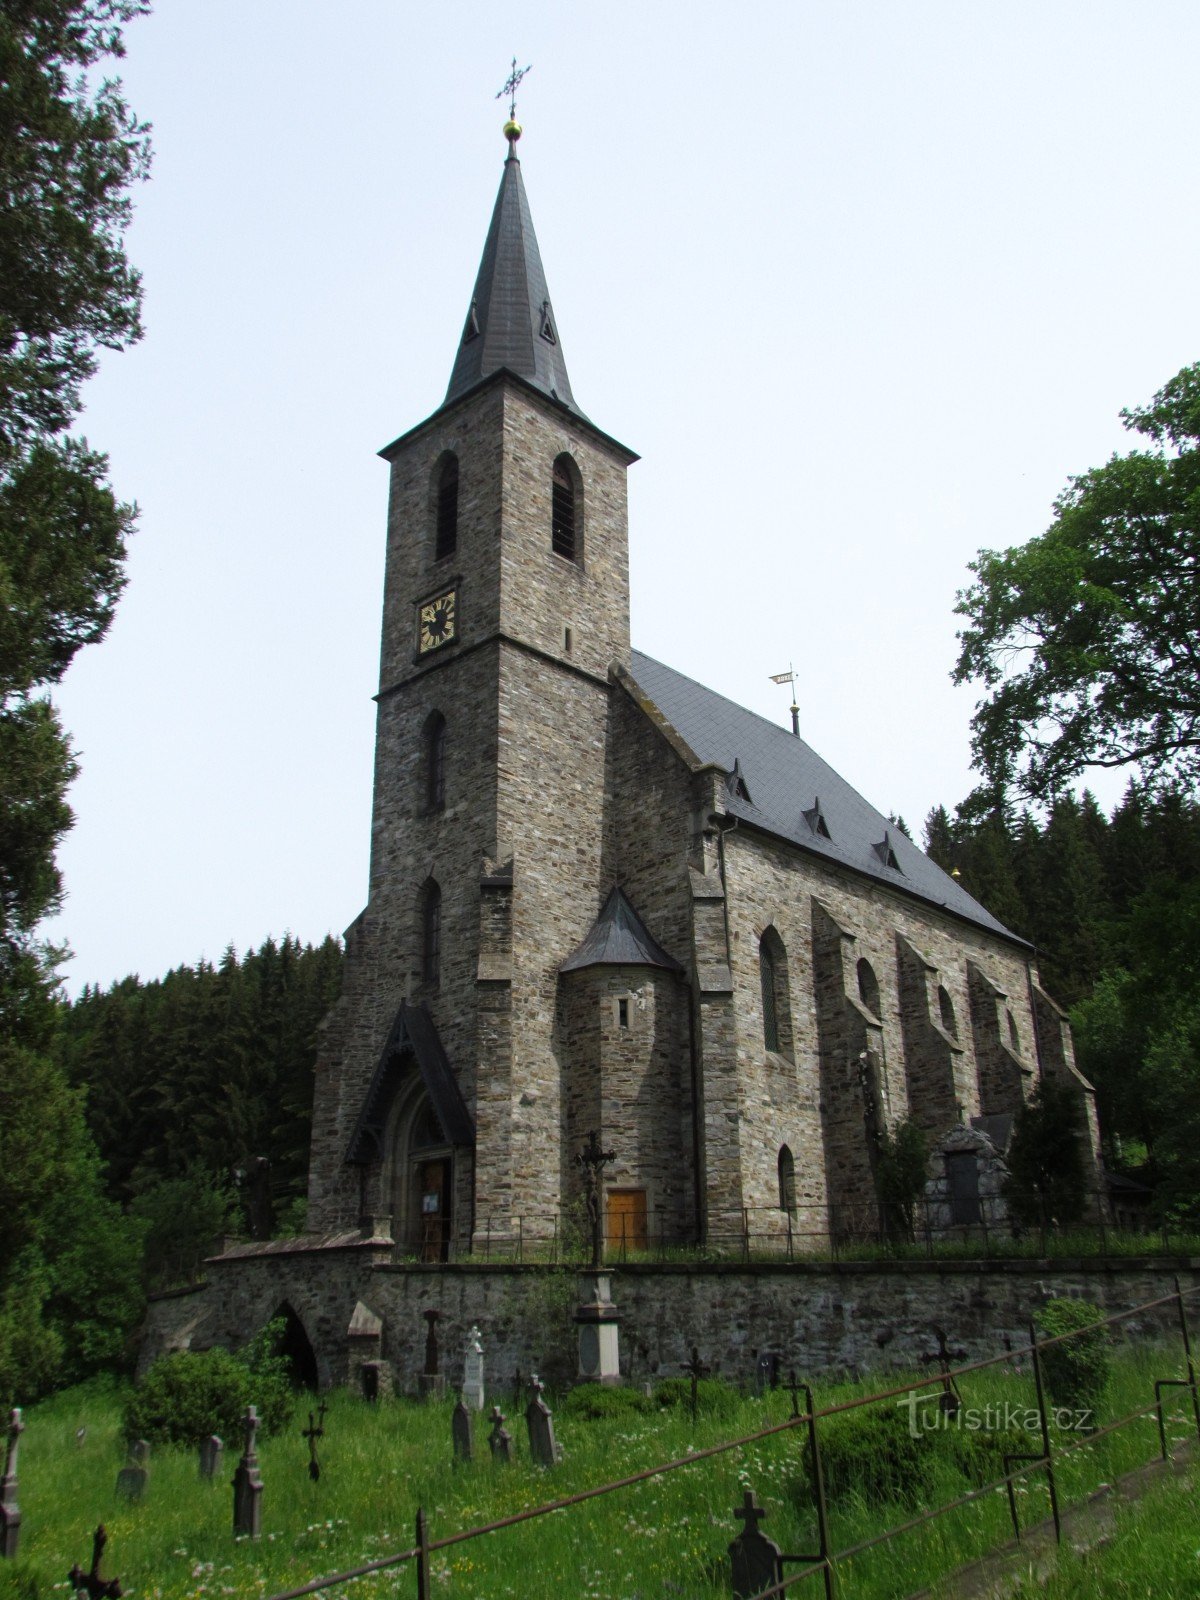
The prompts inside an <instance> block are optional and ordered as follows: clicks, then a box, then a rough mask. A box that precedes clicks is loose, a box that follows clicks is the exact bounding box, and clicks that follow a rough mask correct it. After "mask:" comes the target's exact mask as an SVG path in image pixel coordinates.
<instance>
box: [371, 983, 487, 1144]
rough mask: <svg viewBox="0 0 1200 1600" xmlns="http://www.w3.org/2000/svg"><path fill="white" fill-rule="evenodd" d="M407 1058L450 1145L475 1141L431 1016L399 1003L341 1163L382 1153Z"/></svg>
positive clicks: (418, 1007) (473, 1128)
mask: <svg viewBox="0 0 1200 1600" xmlns="http://www.w3.org/2000/svg"><path fill="white" fill-rule="evenodd" d="M410 1055H411V1056H412V1057H413V1058H414V1059H415V1061H416V1063H417V1069H418V1071H419V1072H420V1074H421V1079H422V1081H423V1083H424V1085H425V1088H426V1089H427V1090H428V1092H429V1099H430V1101H431V1103H432V1105H433V1109H434V1111H435V1112H436V1113H437V1119H438V1121H439V1122H440V1123H441V1125H442V1129H443V1131H444V1132H445V1135H446V1137H447V1139H449V1141H450V1143H451V1144H452V1145H470V1144H474V1143H475V1124H474V1123H473V1122H472V1121H471V1113H470V1112H469V1111H468V1110H467V1105H466V1101H465V1100H464V1099H463V1097H462V1090H461V1089H460V1088H459V1087H458V1080H457V1078H456V1077H455V1076H454V1073H453V1072H452V1071H451V1068H450V1062H449V1060H448V1059H447V1056H446V1052H445V1050H444V1049H443V1048H442V1041H441V1039H439V1037H438V1031H437V1028H436V1027H435V1026H434V1022H433V1018H432V1017H431V1016H430V1015H429V1012H428V1011H427V1010H426V1008H425V1006H424V1005H415V1006H410V1005H408V1004H407V1003H402V1004H401V1006H400V1009H399V1011H398V1012H397V1013H396V1020H395V1021H394V1022H393V1023H392V1026H391V1029H390V1031H389V1032H388V1036H387V1040H386V1042H385V1044H384V1047H383V1050H382V1052H381V1053H380V1056H379V1064H378V1066H377V1067H376V1068H375V1073H374V1076H373V1077H372V1079H371V1087H370V1088H369V1089H368V1090H367V1094H366V1099H365V1100H364V1101H363V1106H362V1110H361V1111H360V1112H359V1116H358V1123H357V1125H356V1126H355V1129H354V1133H353V1135H352V1137H351V1139H350V1148H349V1150H348V1151H347V1152H346V1160H347V1161H359V1162H361V1161H369V1160H371V1159H372V1158H375V1159H378V1157H379V1156H380V1155H381V1154H382V1152H383V1144H384V1129H385V1127H386V1124H387V1117H388V1112H389V1111H390V1109H391V1105H392V1101H393V1100H394V1098H395V1095H396V1090H397V1089H398V1088H399V1086H400V1082H401V1080H402V1079H403V1077H404V1076H405V1073H406V1070H407V1067H406V1058H407V1057H408V1056H410Z"/></svg>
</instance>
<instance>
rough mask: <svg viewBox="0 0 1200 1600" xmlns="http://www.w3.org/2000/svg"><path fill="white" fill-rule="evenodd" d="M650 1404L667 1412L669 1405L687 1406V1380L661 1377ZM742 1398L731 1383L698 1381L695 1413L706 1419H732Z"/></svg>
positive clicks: (689, 1393)
mask: <svg viewBox="0 0 1200 1600" xmlns="http://www.w3.org/2000/svg"><path fill="white" fill-rule="evenodd" d="M654 1403H655V1404H656V1405H658V1406H663V1407H665V1408H666V1409H667V1410H670V1409H671V1408H672V1407H673V1406H685V1407H690V1406H691V1403H692V1380H691V1379H690V1378H664V1379H663V1381H662V1382H661V1383H659V1384H656V1385H655V1388H654ZM741 1404H742V1397H741V1395H740V1394H739V1393H738V1391H737V1390H736V1389H735V1388H733V1387H732V1385H731V1384H728V1383H724V1382H722V1380H721V1379H720V1378H701V1379H700V1381H699V1383H698V1384H697V1385H696V1411H697V1413H700V1412H703V1413H704V1415H705V1416H708V1417H734V1416H736V1415H737V1413H738V1411H739V1409H740V1408H741Z"/></svg>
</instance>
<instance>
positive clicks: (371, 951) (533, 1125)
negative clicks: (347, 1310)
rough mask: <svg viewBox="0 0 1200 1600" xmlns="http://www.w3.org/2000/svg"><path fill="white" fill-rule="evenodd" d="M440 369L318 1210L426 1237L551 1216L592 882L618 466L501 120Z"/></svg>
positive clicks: (619, 582)
mask: <svg viewBox="0 0 1200 1600" xmlns="http://www.w3.org/2000/svg"><path fill="white" fill-rule="evenodd" d="M520 131H521V130H520V128H519V127H518V126H517V124H516V123H515V122H511V121H510V122H509V124H508V126H507V127H506V129H505V135H506V137H507V139H508V155H507V159H506V160H505V163H504V170H503V175H502V178H501V182H500V190H499V194H498V195H497V198H496V204H495V209H494V211H493V213H492V219H491V225H490V227H489V229H488V233H487V239H486V242H485V244H484V249H483V257H482V260H481V262H480V266H479V272H478V276H477V278H476V282H475V288H474V291H473V294H472V297H471V302H470V305H469V307H468V309H467V313H466V316H465V319H464V323H463V327H462V333H461V337H460V339H459V344H458V348H457V351H456V353H455V357H454V364H453V370H452V373H451V378H450V384H449V388H448V389H447V392H446V397H445V399H444V401H443V402H442V404H441V405H440V406H439V408H438V409H437V410H436V411H435V412H434V413H433V415H432V416H430V417H429V418H428V419H427V420H426V421H424V422H423V423H421V424H419V425H418V426H417V427H415V428H413V429H412V430H411V431H409V432H408V433H405V434H403V435H402V436H401V437H400V438H399V439H397V440H396V441H395V442H394V443H393V444H391V445H389V446H388V447H387V448H386V449H385V450H383V451H382V452H381V454H382V456H383V458H384V459H385V460H386V461H387V462H388V463H389V467H390V472H391V483H390V494H389V508H388V531H387V564H386V576H385V587H384V607H383V632H382V647H381V659H380V680H379V693H378V696H377V703H378V721H377V732H376V754H375V780H374V813H373V823H372V848H371V871H370V893H369V900H368V904H367V907H366V909H365V910H364V911H363V913H362V914H361V916H360V917H359V918H358V919H357V921H356V922H355V923H354V925H353V926H352V928H351V929H350V930H349V931H348V934H347V950H346V968H345V980H344V989H343V994H342V998H341V1000H340V1002H339V1004H338V1006H337V1008H336V1009H335V1011H334V1013H333V1015H332V1017H331V1019H330V1022H329V1025H328V1027H327V1029H326V1032H325V1036H324V1041H323V1046H322V1050H321V1056H320V1059H319V1061H318V1064H317V1082H316V1091H315V1103H314V1119H313V1147H312V1163H311V1172H310V1195H309V1199H310V1227H312V1228H314V1229H321V1230H326V1231H332V1230H336V1229H339V1228H349V1227H353V1226H356V1225H357V1224H358V1222H359V1220H360V1218H361V1217H363V1216H372V1215H375V1216H379V1217H384V1216H390V1217H391V1218H392V1230H393V1233H394V1236H395V1238H396V1240H397V1242H398V1243H401V1244H403V1245H407V1246H408V1247H410V1248H416V1249H418V1250H419V1252H420V1253H421V1254H422V1255H423V1256H424V1257H425V1258H426V1259H438V1258H444V1257H445V1256H446V1255H447V1254H448V1253H449V1252H450V1250H451V1249H454V1250H455V1251H456V1252H457V1251H458V1250H463V1249H466V1248H469V1246H470V1243H471V1241H472V1239H476V1240H478V1239H481V1238H483V1237H491V1238H492V1239H497V1240H502V1239H506V1238H508V1237H510V1236H511V1235H512V1234H513V1232H514V1231H515V1230H517V1229H518V1228H520V1227H522V1226H525V1225H526V1223H525V1222H524V1221H521V1220H518V1219H532V1218H533V1217H535V1216H538V1215H540V1216H541V1217H542V1218H543V1219H544V1218H548V1217H550V1216H552V1215H554V1214H556V1213H557V1212H558V1210H559V1208H560V1206H561V1203H562V1199H563V1196H564V1193H565V1192H566V1190H567V1189H568V1188H569V1187H570V1184H569V1178H568V1174H567V1173H566V1172H565V1171H564V1167H565V1166H566V1164H567V1159H568V1158H567V1156H566V1155H565V1154H564V1145H565V1141H564V1138H563V1131H564V1127H565V1119H566V1105H565V1100H564V1084H563V1080H562V1064H561V1063H562V1052H561V1050H560V1049H559V1047H558V1040H557V1038H556V1029H557V1027H558V1023H557V1021H556V1010H557V997H556V988H557V981H558V980H557V973H558V968H559V966H560V965H561V964H562V963H563V962H564V961H565V960H566V959H567V958H568V957H569V956H570V955H571V953H572V952H573V951H574V950H576V949H577V947H578V946H579V945H580V944H581V942H582V941H583V940H584V938H585V936H586V935H587V934H588V931H589V929H590V928H591V927H592V925H593V922H594V921H595V918H596V913H597V909H598V907H599V905H600V903H601V901H602V900H603V898H604V895H605V893H606V892H607V889H608V885H607V883H606V882H604V880H603V863H602V856H603V850H604V795H605V781H606V761H607V757H608V743H609V722H610V717H611V714H612V704H611V703H612V695H613V692H614V691H613V688H612V679H611V678H610V669H620V668H625V667H627V665H628V662H629V657H630V643H629V563H628V529H627V509H626V504H627V502H626V481H625V475H626V470H627V468H628V467H629V466H630V464H631V463H632V462H633V461H635V460H636V459H637V457H636V456H635V455H634V454H633V453H632V452H631V451H629V450H627V449H626V448H625V447H624V446H623V445H621V444H618V443H617V442H616V440H614V439H612V438H610V437H609V436H608V435H607V434H605V433H603V432H602V431H601V430H600V429H599V428H597V427H596V426H595V425H594V424H593V423H592V422H591V421H590V420H589V419H588V418H587V417H586V416H585V415H584V413H583V412H582V411H581V410H580V408H579V406H578V404H577V403H576V401H575V398H574V395H573V392H572V389H571V384H570V380H569V379H568V376H567V369H566V363H565V360H564V355H563V346H562V341H561V338H560V333H559V328H558V323H557V319H556V317H555V314H554V310H553V306H552V304H551V300H550V295H549V291H548V289H547V286H546V278H545V273H544V271H543V268H542V262H541V256H540V252H539V250H538V244H537V238H536V235H535V233H534V230H533V222H532V219H531V216H530V210H529V203H528V200H527V198H526V194H525V187H524V183H523V181H522V177H521V164H520V161H519V160H518V158H517V153H516V145H517V139H518V138H519V137H520Z"/></svg>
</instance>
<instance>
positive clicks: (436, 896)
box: [421, 878, 442, 986]
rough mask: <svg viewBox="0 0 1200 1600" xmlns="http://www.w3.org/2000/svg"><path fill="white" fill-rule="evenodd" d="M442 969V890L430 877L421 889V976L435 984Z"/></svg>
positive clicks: (432, 984)
mask: <svg viewBox="0 0 1200 1600" xmlns="http://www.w3.org/2000/svg"><path fill="white" fill-rule="evenodd" d="M441 971H442V891H441V890H440V889H439V888H438V885H437V882H436V880H435V879H433V878H430V879H429V880H428V882H427V883H426V884H425V887H424V888H423V889H422V891H421V977H422V979H423V981H424V982H425V983H427V984H430V985H431V986H436V984H437V983H438V981H439V979H440V977H441Z"/></svg>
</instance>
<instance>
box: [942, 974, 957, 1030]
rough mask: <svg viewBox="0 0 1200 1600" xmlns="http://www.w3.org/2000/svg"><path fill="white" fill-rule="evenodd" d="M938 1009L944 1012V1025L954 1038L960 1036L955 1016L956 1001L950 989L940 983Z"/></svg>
mask: <svg viewBox="0 0 1200 1600" xmlns="http://www.w3.org/2000/svg"><path fill="white" fill-rule="evenodd" d="M938 1010H939V1011H940V1012H941V1014H942V1027H943V1028H945V1030H946V1032H947V1033H948V1034H949V1035H950V1037H951V1038H952V1039H957V1038H958V1023H957V1021H956V1020H955V1016H954V1001H953V1000H951V998H950V991H949V989H947V988H946V985H945V984H944V983H943V984H939V985H938Z"/></svg>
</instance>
